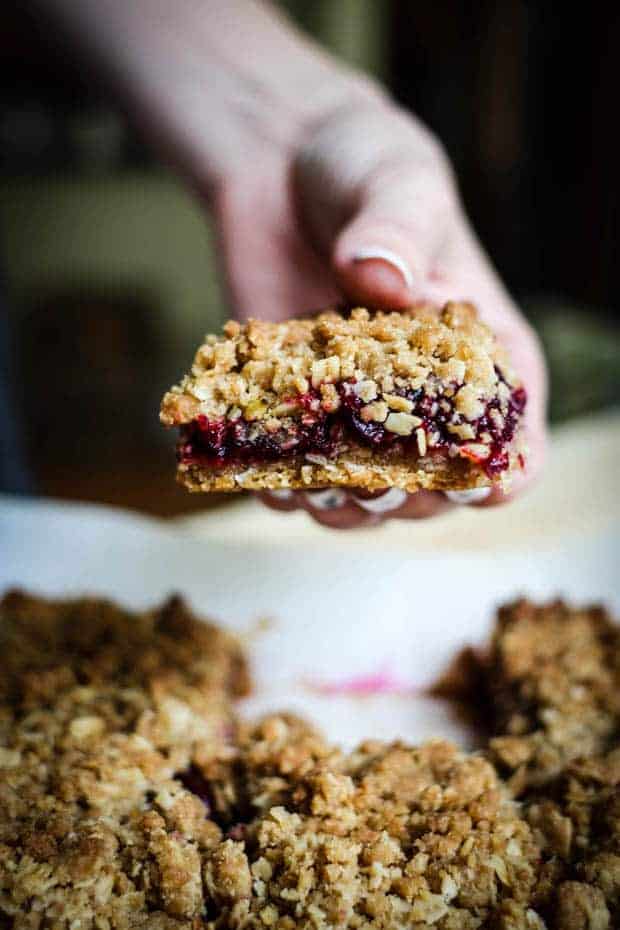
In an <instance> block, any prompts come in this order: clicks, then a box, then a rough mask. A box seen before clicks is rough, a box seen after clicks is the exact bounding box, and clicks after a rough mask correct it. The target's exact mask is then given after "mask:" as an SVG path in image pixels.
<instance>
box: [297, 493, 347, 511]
mask: <svg viewBox="0 0 620 930" xmlns="http://www.w3.org/2000/svg"><path fill="white" fill-rule="evenodd" d="M304 497H305V499H306V500H307V501H308V503H309V504H310V506H311V507H312V508H314V510H338V508H339V507H342V506H343V505H344V504H345V503H346V500H347V495H346V493H345V492H344V491H340V490H338V488H327V489H326V490H325V491H306V493H305V494H304Z"/></svg>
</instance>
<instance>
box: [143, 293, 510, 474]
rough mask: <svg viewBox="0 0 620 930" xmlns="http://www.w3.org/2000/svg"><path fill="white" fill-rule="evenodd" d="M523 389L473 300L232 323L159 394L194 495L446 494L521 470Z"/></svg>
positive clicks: (180, 470)
mask: <svg viewBox="0 0 620 930" xmlns="http://www.w3.org/2000/svg"><path fill="white" fill-rule="evenodd" d="M525 403H526V395H525V390H524V388H523V386H522V385H521V384H520V383H519V381H518V379H517V378H516V376H515V374H514V373H513V372H512V370H511V368H510V365H509V362H508V360H507V357H506V355H505V353H504V352H503V350H502V349H501V347H500V346H499V345H498V343H497V342H496V340H495V338H494V336H493V334H492V333H491V331H490V330H489V329H488V327H487V326H485V325H484V324H483V323H481V322H480V321H479V319H478V317H477V314H476V311H475V309H474V308H473V307H472V306H471V305H469V304H463V303H459V304H457V303H449V304H446V306H445V307H444V308H443V309H441V310H439V309H436V308H432V307H427V306H420V307H415V308H412V309H411V310H409V311H407V312H404V313H384V312H371V311H369V310H366V309H364V308H357V309H353V310H351V311H350V312H347V313H345V312H336V311H330V312H326V313H322V314H320V315H319V316H317V317H316V318H313V319H300V320H288V321H286V322H283V323H270V322H266V321H258V320H251V321H250V322H248V323H247V325H245V326H242V325H240V324H239V323H236V322H229V323H227V324H226V326H225V327H224V336H223V337H217V336H209V337H207V339H206V342H205V343H204V345H202V346H201V347H200V348H199V349H198V352H197V354H196V357H195V360H194V364H193V367H192V369H191V372H190V373H189V374H188V375H186V376H185V378H184V379H183V380H182V382H181V384H180V385H178V386H176V387H173V388H172V389H171V390H170V391H169V392H168V393H167V394H166V395H165V397H164V399H163V402H162V407H161V420H162V422H163V423H164V424H165V425H167V426H176V427H179V428H180V441H179V444H178V450H177V457H178V478H179V481H180V482H181V483H182V484H184V485H185V486H186V487H187V488H188V489H189V490H190V491H213V490H218V491H239V490H242V489H251V490H260V489H262V488H271V489H277V488H315V487H326V486H333V485H340V486H344V487H359V488H364V489H367V490H378V489H381V488H388V487H399V488H404V489H405V490H407V491H409V492H414V491H417V490H419V489H421V488H425V489H431V490H433V489H435V490H445V489H466V488H474V487H483V486H489V485H492V484H494V483H499V484H502V485H504V486H506V485H507V482H508V479H509V476H510V473H511V472H512V471H513V470H514V469H516V468H520V467H522V466H523V451H522V449H520V444H519V427H520V423H521V419H522V414H523V411H524V408H525Z"/></svg>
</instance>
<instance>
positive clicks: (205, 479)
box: [177, 447, 519, 494]
mask: <svg viewBox="0 0 620 930" xmlns="http://www.w3.org/2000/svg"><path fill="white" fill-rule="evenodd" d="M318 458H319V457H318V456H315V457H314V459H315V460H314V461H308V460H307V459H299V460H289V461H286V460H282V461H279V462H268V463H265V464H262V465H249V466H248V467H247V468H243V467H240V466H238V465H229V466H225V467H223V468H221V469H218V470H217V471H214V470H213V469H211V468H208V467H204V468H203V467H202V466H200V465H195V464H194V465H185V464H179V465H178V466H177V480H178V482H179V483H180V484H182V485H183V486H184V487H186V488H187V489H188V490H189V491H192V492H208V491H263V490H270V491H276V490H285V489H290V490H306V491H308V490H312V489H316V488H327V487H339V488H361V489H363V490H365V491H381V490H384V489H386V488H402V490H403V491H407V492H408V493H409V494H415V493H416V492H417V491H447V490H450V491H465V490H469V489H471V488H484V487H491V486H492V485H493V484H497V485H498V486H499V487H501V488H502V489H503V490H506V489H507V488H508V487H509V484H510V472H511V470H512V469H514V468H518V467H519V465H518V462H517V454H516V452H515V453H513V455H512V456H511V462H510V468H509V469H508V470H507V471H506V472H504V473H503V474H502V476H501V477H498V480H497V482H495V481H492V480H491V479H490V478H489V477H488V475H487V474H486V473H485V472H484V470H483V469H482V468H481V467H480V466H479V465H477V464H476V463H475V462H472V461H469V460H468V459H464V458H458V457H457V458H453V459H447V458H439V457H437V458H434V459H428V458H425V459H418V460H414V461H413V462H412V460H411V458H405V457H404V456H400V457H394V455H393V454H390V453H386V452H383V451H373V452H372V454H371V453H370V450H369V449H366V448H362V447H358V448H355V449H350V450H349V451H348V452H347V453H343V454H341V455H340V456H339V457H338V458H337V459H336V460H335V461H330V460H328V459H325V460H324V461H323V462H319V461H317V459H318Z"/></svg>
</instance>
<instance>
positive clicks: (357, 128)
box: [295, 109, 458, 309]
mask: <svg viewBox="0 0 620 930" xmlns="http://www.w3.org/2000/svg"><path fill="white" fill-rule="evenodd" d="M295 181H296V193H297V201H298V206H299V208H300V212H301V216H302V221H303V223H304V225H305V226H306V229H307V231H308V232H309V234H310V235H311V236H312V238H313V239H314V241H315V244H317V245H318V247H319V249H320V250H321V252H322V253H323V254H324V255H325V256H326V257H328V259H329V261H330V263H331V266H332V270H333V271H334V274H335V277H336V281H337V283H338V285H339V287H340V289H341V290H342V291H343V292H344V293H345V294H346V295H347V297H349V298H350V299H351V300H354V301H359V302H360V303H370V304H372V305H373V306H384V307H389V308H392V309H399V308H403V307H406V306H409V305H410V304H411V303H412V302H415V301H416V300H421V299H428V298H429V297H430V296H431V293H432V289H433V287H432V282H433V277H434V275H435V272H436V262H437V259H438V257H439V256H440V254H441V252H442V250H443V248H444V245H445V242H446V240H447V236H448V233H449V231H450V229H451V227H452V226H453V225H454V218H455V217H456V216H457V215H458V198H457V194H456V189H455V185H454V183H453V180H452V175H451V172H450V169H449V167H448V163H447V159H446V158H445V156H444V155H443V153H442V151H441V148H440V146H439V144H438V143H436V142H435V140H434V139H433V138H432V137H431V136H430V134H429V133H428V132H427V131H426V130H425V129H424V128H423V127H422V126H420V125H419V124H418V123H416V122H414V121H412V120H411V119H410V118H407V119H405V118H403V117H402V116H401V115H400V114H399V113H398V111H395V110H391V109H389V110H388V109H386V110H385V111H384V110H381V111H372V112H368V111H362V113H359V112H358V113H353V114H350V115H348V116H345V117H344V118H343V117H342V115H341V116H340V118H339V119H338V121H337V122H336V121H333V120H332V121H331V122H329V123H328V124H327V125H326V126H324V127H322V128H321V129H320V130H319V132H318V134H317V135H316V137H315V138H314V139H313V140H312V142H311V144H310V146H309V147H308V148H306V149H305V150H304V151H303V152H302V154H301V156H300V157H299V158H298V161H297V165H296V175H295Z"/></svg>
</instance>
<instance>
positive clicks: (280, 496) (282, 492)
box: [267, 488, 293, 501]
mask: <svg viewBox="0 0 620 930" xmlns="http://www.w3.org/2000/svg"><path fill="white" fill-rule="evenodd" d="M267 494H268V495H269V497H273V498H274V499H275V500H277V501H290V499H291V497H292V496H293V492H292V491H291V490H290V489H289V488H279V489H278V490H276V491H267Z"/></svg>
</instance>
